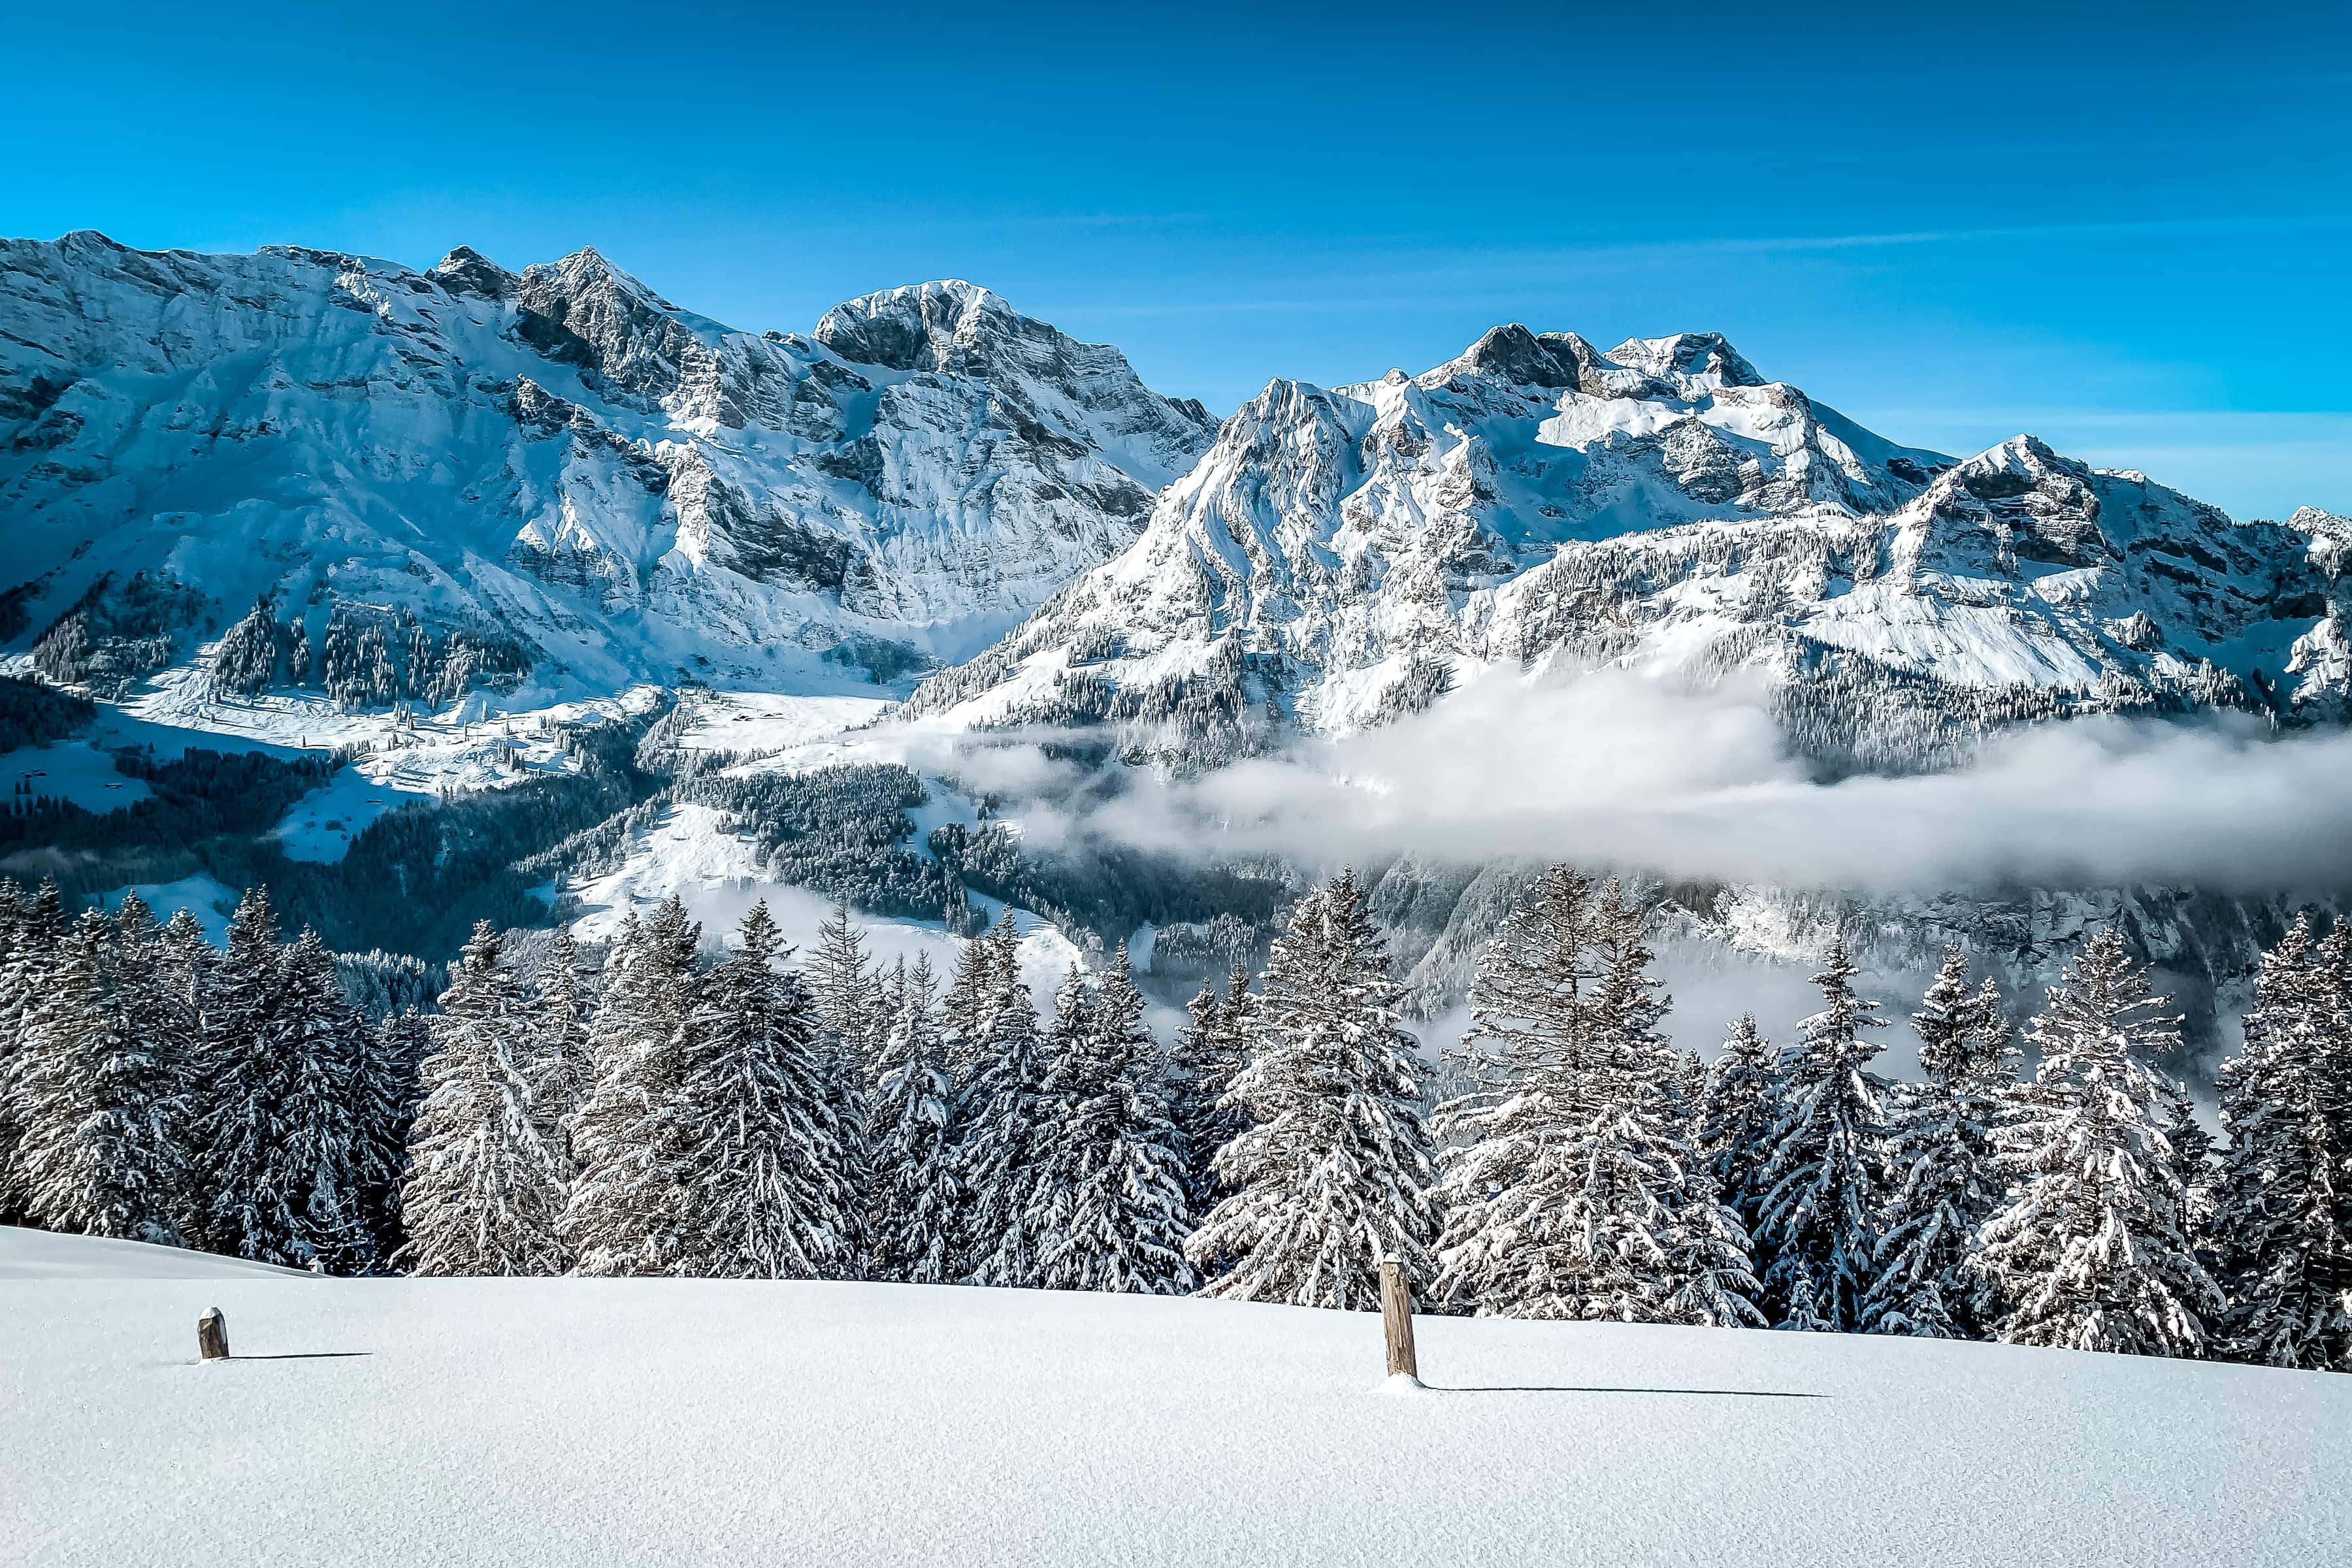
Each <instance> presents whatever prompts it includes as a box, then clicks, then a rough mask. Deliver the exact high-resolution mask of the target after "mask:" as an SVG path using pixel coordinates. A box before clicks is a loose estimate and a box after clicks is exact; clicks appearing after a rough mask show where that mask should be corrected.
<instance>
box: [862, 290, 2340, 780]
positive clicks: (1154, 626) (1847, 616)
mask: <svg viewBox="0 0 2352 1568" xmlns="http://www.w3.org/2000/svg"><path fill="white" fill-rule="evenodd" d="M2347 552H2352V523H2347V521H2345V520H2344V519H2341V518H2336V517H2331V516H2329V515H2326V514H2325V513H2321V512H2318V511H2316V510H2310V509H2306V510H2304V511H2302V512H2299V513H2297V514H2296V516H2295V517H2294V519H2292V520H2290V521H2286V522H2284V523H2280V522H2252V523H2236V522H2232V521H2231V520H2230V519H2229V518H2227V517H2226V516H2224V515H2223V514H2222V513H2221V512H2219V511H2217V510H2214V509H2213V508H2211V507H2209V506H2206V505H2204V504H2202V503H2200V502H2198V501H2194V500H2189V498H2188V497H2186V496H2183V495H2181V494H2179V492H2178V491H2175V490H2171V489H2166V488H2165V487H2164V486H2162V485H2159V484H2157V483H2154V482H2152V481H2150V480H2149V479H2147V478H2146V477H2144V476H2142V475H2139V474H2137V473H2125V472H2108V471H2099V470H2094V469H2091V468H2086V467H2084V465H2082V464H2080V463H2076V462H2074V461H2072V460H2070V459H2068V458H2063V457H2061V456H2060V455H2058V454H2057V453H2055V452H2053V451H2052V450H2051V449H2050V448H2049V447H2046V446H2044V445H2043V444H2042V442H2040V441H2038V440H2036V439H2034V438H2032V437H2028V436H2021V437H2016V438H2015V439H2013V440H2011V441H2008V442H2005V443H2003V444H2002V445H2000V446H1999V447H1993V448H1991V449H1990V450H1989V451H1986V452H1983V453H1981V454H1979V455H1978V456H1976V457H1973V458H1968V459H1967V460H1965V461H1955V460H1954V459H1952V458H1947V457H1943V456H1939V455H1937V454H1936V453H1933V452H1927V451H1921V450H1917V449H1914V448H1909V447H1900V446H1897V445H1895V443H1893V442H1891V441H1887V440H1885V439H1884V438H1882V437H1877V436H1874V435H1873V434H1871V433H1870V432H1869V431H1867V430H1864V429H1863V428H1862V427H1861V426H1857V425H1855V424H1854V423H1853V421H1851V420H1849V419H1846V418H1845V417H1844V416H1841V415H1839V414H1838V413H1837V412H1836V411H1834V410H1833V409H1831V408H1829V407H1827V406H1825V405H1822V404H1820V403H1817V402H1815V401H1814V400H1813V399H1811V398H1810V397H1808V396H1806V395H1804V394H1803V393H1801V392H1800V391H1798V390H1797V389H1796V388H1794V387H1791V386H1788V385H1786V384H1781V383H1777V382H1767V381H1765V380H1764V378H1763V377H1762V376H1761V375H1760V374H1759V373H1758V372H1757V371H1756V370H1755V368H1754V367H1753V366H1751V365H1750V364H1749V363H1748V362H1747V361H1746V360H1745V359H1743V358H1741V357H1740V356H1739V355H1738V353H1736V352H1734V351H1733V350H1732V349H1731V347H1730V346H1729V345H1728V344H1727V343H1725V342H1723V341H1722V340H1721V339H1720V338H1717V337H1715V336H1713V335H1694V334H1683V335H1680V336H1676V337H1671V338H1662V339H1655V340H1634V341H1632V342H1626V343H1623V344H1621V345H1620V346H1619V347H1617V348H1615V349H1612V350H1611V351H1609V353H1606V354H1602V353H1598V352H1596V351H1595V350H1594V349H1593V348H1592V347H1591V345H1590V344H1589V343H1587V342H1584V340H1582V339H1580V338H1578V337H1576V336H1575V335H1573V334H1570V333H1551V332H1547V333H1544V334H1542V335H1540V336H1538V335H1537V334H1534V333H1531V332H1529V331H1527V330H1526V329H1524V328H1521V327H1517V326H1509V327H1500V328H1496V330H1495V331H1491V332H1488V333H1487V334H1486V336H1485V337H1483V338H1481V339H1480V340H1479V341H1478V342H1476V343H1475V344H1474V345H1472V346H1471V348H1470V349H1469V350H1468V351H1467V352H1466V353H1464V354H1462V355H1461V356H1460V357H1459V358H1457V359H1454V360H1452V361H1450V362H1448V363H1445V364H1443V365H1440V366H1438V367H1437V368H1436V369H1434V370H1432V371H1429V372H1427V373H1425V374H1422V375H1418V376H1411V377H1408V376H1406V375H1405V374H1403V373H1402V372H1393V371H1392V372H1391V373H1390V374H1388V375H1387V376H1386V377H1384V378H1382V379H1381V380H1380V381H1378V382H1374V383H1370V384H1365V385H1360V386H1349V387H1341V388H1339V389H1338V390H1336V391H1328V392H1327V391H1321V390H1318V389H1317V388H1314V387H1311V386H1307V385H1304V384H1299V383H1296V382H1288V381H1276V382H1275V383H1273V384H1270V385H1269V386H1268V387H1267V388H1266V390H1265V392H1264V393H1262V394H1260V395H1259V396H1258V397H1256V398H1255V399H1254V400H1253V401H1252V402H1250V403H1249V404H1247V405H1244V407H1243V408H1241V409H1240V410H1239V411H1237V412H1236V413H1235V414H1234V416H1233V417H1232V418H1230V419H1228V420H1227V421H1226V422H1225V424H1224V426H1223V430H1222V431H1221V432H1220V434H1219V436H1218V438H1217V443H1216V445H1215V447H1213V448H1212V449H1211V451H1210V452H1209V453H1208V455H1207V456H1206V457H1204V458H1202V461H1201V462H1200V464H1199V465H1198V467H1196V468H1194V469H1193V470H1192V473H1191V474H1189V475H1187V476H1186V477H1185V478H1184V479H1181V480H1180V481H1179V482H1178V483H1176V484H1175V485H1173V486H1171V488H1170V489H1168V490H1167V491H1166V492H1165V493H1164V494H1163V495H1162V496H1161V498H1160V502H1159V505H1158V506H1157V507H1156V508H1155V510H1153V513H1152V517H1151V521H1150V524H1149V525H1148V526H1147V528H1146V529H1145V531H1144V533H1143V537H1142V538H1140V539H1139V540H1138V541H1137V542H1136V543H1135V544H1134V545H1133V546H1132V547H1130V548H1129V550H1128V552H1126V553H1125V554H1123V555H1122V556H1120V557H1119V558H1118V560H1116V561H1113V562H1110V563H1107V564H1106V565H1104V566H1101V567H1099V568H1097V569H1096V570H1095V571H1093V572H1091V573H1089V574H1087V575H1086V576H1085V577H1083V578H1081V579H1080V580H1079V581H1078V582H1076V583H1075V584H1072V585H1071V586H1070V587H1069V588H1068V589H1067V590H1066V591H1065V592H1064V593H1062V594H1061V595H1058V596H1057V597H1056V598H1055V600H1054V601H1053V603H1051V604H1050V605H1046V606H1045V608H1044V609H1042V610H1040V611H1039V612H1038V613H1037V614H1036V615H1035V616H1033V617H1032V618H1031V620H1030V621H1029V623H1028V624H1027V625H1026V626H1023V627H1022V628H1021V629H1020V630H1019V631H1017V632H1016V633H1014V634H1013V636H1012V637H1008V638H1007V639H1005V640H1004V641H1003V643H1001V644H999V645H998V646H997V647H994V648H992V649H991V650H990V651H989V652H988V653H986V654H984V655H982V657H981V658H977V659H975V660H974V661H973V662H972V663H971V664H970V665H968V666H966V667H964V668H961V669H957V670H953V671H949V672H945V673H943V674H940V675H939V676H936V677H934V678H932V679H930V680H929V682H927V683H926V684H925V685H924V687H923V688H922V689H920V690H919V692H918V693H917V695H916V697H915V699H914V700H913V701H912V702H911V703H910V704H909V708H910V710H911V711H912V712H914V713H917V714H924V713H931V714H940V713H944V714H949V715H951V716H952V717H953V718H955V719H957V720H960V721H964V722H968V723H973V724H997V723H1004V722H1012V721H1030V722H1038V721H1042V722H1091V721H1101V720H1106V719H1108V720H1112V721H1118V722H1119V723H1120V724H1122V726H1124V727H1127V728H1129V729H1130V730H1131V731H1138V732H1139V733H1140V734H1141V735H1142V736H1144V737H1146V738H1148V742H1149V743H1150V745H1151V746H1152V747H1153V748H1155V749H1159V750H1160V751H1162V752H1166V753H1173V754H1175V755H1178V756H1181V757H1183V758H1185V759H1186V760H1190V761H1193V762H1213V761H1217V760H1221V759H1223V758H1225V757H1229V756H1232V755H1234V754H1237V753H1246V752H1253V751H1257V750H1262V749H1264V748H1265V747H1267V746H1268V745H1271V744H1273V743H1276V741H1277V740H1278V738H1279V736H1280V735H1281V734H1282V732H1283V731H1286V730H1288V729H1291V728H1293V727H1296V728H1297V729H1303V730H1307V731H1318V732H1323V733H1333V732H1344V731H1349V730H1351V729H1355V728H1359V727H1361V726H1364V725H1367V724H1375V723H1379V722H1381V721H1385V720H1389V719H1392V718H1395V717H1397V716H1399V715H1401V714H1403V713H1407V712H1412V711H1414V710H1418V709H1420V708H1423V707H1425V706H1426V705H1427V704H1428V703H1429V702H1430V701H1432V700H1433V699H1434V698H1435V697H1436V696H1437V695H1439V694H1440V693H1441V692H1442V691H1443V690H1444V689H1446V687H1447V686H1448V685H1449V684H1450V683H1452V682H1454V681H1455V680H1458V679H1461V678H1463V677H1465V676H1466V675H1468V674H1470V673H1473V672H1475V671H1476V670H1479V669H1482V668H1491V667H1496V666H1503V667H1507V668H1541V667H1547V666H1552V667H1567V668H1582V667H1589V666H1600V665H1618V666H1622V667H1626V668H1633V669H1637V670H1640V671H1643V672H1645V673H1649V674H1653V675H1656V676H1659V677H1662V678H1665V679H1673V680H1676V681H1685V682H1696V683H1700V684H1712V683H1714V682H1717V681H1718V680H1721V679H1725V678H1727V677H1729V676H1731V675H1733V674H1734V673H1735V672H1754V673H1756V674H1758V675H1760V676H1761V677H1762V678H1763V679H1764V680H1765V681H1766V682H1767V683H1768V684H1769V685H1770V686H1772V687H1773V688H1775V689H1777V690H1778V692H1779V694H1780V696H1779V700H1780V706H1781V709H1782V711H1783V717H1784V720H1785V721H1786V722H1787V724H1788V725H1789V727H1790V731H1791V732H1792V734H1793V736H1794V738H1795V739H1796V740H1797V741H1798V742H1800V743H1801V744H1802V745H1803V746H1804V747H1805V748H1806V749H1807V750H1808V751H1809V752H1812V753H1814V754H1816V755H1818V756H1820V757H1821V758H1822V761H1823V762H1824V763H1829V764H1831V765H1832V766H1838V767H1847V766H1856V765H1858V766H1862V767H1864V768H1882V767H1896V768H1906V767H1915V766H1934V765H1937V764H1939V763H1946V762H1948V761H1951V760H1953V758H1954V757H1955V756H1957V755H1958V754H1959V753H1960V752H1962V751H1963V750H1964V749H1965V748H1966V747H1967V746H1968V745H1969V744H1970V743H1972V742H1973V741H1974V740H1975V739H1976V738H1977V737H1979V735H1981V734H1982V733H1983V732H1984V731H1986V730H1987V729H1989V728H1990V727H1992V726H1994V725H1997V724H2000V723H2002V722H2005V721H2013V720H2021V719H2031V718H2037V717H2043V716H2051V715H2056V714H2063V713H2069V712H2074V711H2081V710H2091V709H2098V710H2147V709H2151V708H2153V709H2178V708H2181V707H2187V706H2207V705H2214V704H2231V705H2236V706H2242V707H2248V708H2253V709H2257V710H2277V711H2279V712H2281V713H2282V714H2283V715H2284V716H2286V717H2289V718H2291V719H2306V718H2318V717H2326V718H2336V717H2340V716H2341V715H2342V712H2343V708H2344V697H2345V692H2346V689H2347V651H2346V650H2347V642H2346V635H2345V631H2344V626H2343V614H2344V612H2343V607H2342V606H2343V595H2342V594H2341V592H2340V590H2339V585H2338V575H2339V574H2340V573H2341V571H2342V569H2343V567H2344V565H2345V563H2346V562H2347V559H2352V556H2347Z"/></svg>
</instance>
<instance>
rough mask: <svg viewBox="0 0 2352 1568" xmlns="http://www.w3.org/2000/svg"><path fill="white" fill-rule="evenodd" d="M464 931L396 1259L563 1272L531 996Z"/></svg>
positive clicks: (556, 1170)
mask: <svg viewBox="0 0 2352 1568" xmlns="http://www.w3.org/2000/svg"><path fill="white" fill-rule="evenodd" d="M499 945H500V944H499V933H498V931H497V930H496V929H495V928H493V927H492V926H491V924H490V922H489V921H480V922H479V923H478V924H477V925H476V926H475V927H474V934H473V936H472V938H471V939H470V940H468V941H467V943H466V950H465V955H464V957H463V958H462V959H461V960H460V961H459V963H458V964H457V968H456V971H455V973H452V974H451V975H450V979H449V989H448V990H446V991H445V992H443V993H442V994H441V999H440V1005H441V1011H440V1012H439V1014H437V1015H436V1016H435V1017H434V1018H433V1019H432V1021H431V1023H430V1026H429V1027H430V1030H431V1034H432V1040H433V1049H432V1054H431V1055H429V1056H427V1057H426V1058H425V1064H424V1073H423V1076H424V1088H425V1101H424V1104H423V1105H422V1106H420V1107H419V1108H418V1110H417V1112H416V1118H415V1124H414V1125H413V1126H412V1128H411V1129H410V1133H409V1152H410V1160H409V1169H408V1179H407V1182H406V1183H405V1184H404V1187H403V1189H402V1194H401V1221H402V1228H403V1229H404V1231H405V1232H406V1234H407V1238H408V1239H407V1242H406V1245H405V1250H404V1253H403V1254H402V1257H403V1258H404V1260H405V1261H406V1262H407V1263H408V1264H409V1265H410V1267H412V1268H414V1269H415V1272H417V1273H419V1274H427V1275H516V1274H520V1275H545V1274H560V1273H562V1271H563V1268H564V1263H565V1257H564V1250H563V1247H562V1242H561V1241H560V1240H559V1238H558V1237H557V1234H556V1224H557V1221H558V1219H559V1218H560V1217H561V1215H562V1211H563V1203H564V1194H565V1180H564V1178H565V1170H564V1162H563V1158H562V1152H561V1151H560V1150H559V1149H558V1148H557V1147H556V1146H555V1144H554V1142H553V1141H552V1140H551V1138H550V1137H549V1136H548V1132H547V1128H546V1126H545V1123H544V1121H542V1119H541V1117H540V1116H539V1115H538V1114H537V1113H536V1111H535V1110H534V1109H533V1107H532V1105H531V1098H530V1072H529V1069H530V1051H531V1045H532V1039H531V1036H532V1033H533V1029H534V1026H535V1024H536V1019H535V1018H534V1016H533V1014H534V1011H535V1010H534V1008H533V1006H532V998H531V997H530V995H529V994H527V992H526V991H525V989H524V987H523V986H522V984H520V982H519V981H518V980H517V979H516V977H515V975H514V973H513V972H512V971H511V970H509V969H508V968H507V967H505V966H504V965H503V964H501V963H499Z"/></svg>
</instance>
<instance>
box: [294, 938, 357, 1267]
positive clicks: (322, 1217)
mask: <svg viewBox="0 0 2352 1568" xmlns="http://www.w3.org/2000/svg"><path fill="white" fill-rule="evenodd" d="M283 997H284V1007H283V1010H282V1011H281V1012H280V1014H279V1019H280V1022H281V1024H282V1025H283V1026H284V1033H283V1035H282V1036H281V1037H280V1048H282V1049H283V1050H285V1051H286V1052H287V1053H289V1056H290V1057H291V1058H292V1060H293V1062H294V1064H295V1070H294V1076H293V1079H292V1081H291V1085H290V1092H289V1094H288V1096H287V1098H286V1100H284V1101H283V1102H282V1120H281V1121H280V1123H279V1129H280V1136H281V1138H282V1140H283V1142H282V1145H281V1157H282V1159H283V1160H284V1162H285V1170H286V1172H287V1175H288V1179H289V1183H290V1184H291V1187H292V1190H293V1191H295V1192H298V1193H299V1194H301V1206H300V1208H299V1211H298V1214H299V1220H300V1228H299V1234H298V1237H297V1238H296V1249H297V1255H298V1256H299V1258H300V1259H301V1260H302V1261H303V1262H306V1263H307V1262H310V1261H312V1260H316V1261H319V1262H320V1263H322V1264H323V1265H324V1266H325V1267H326V1268H328V1269H329V1271H331V1272H333V1273H338V1274H343V1273H354V1272H358V1271H360V1270H362V1269H365V1268H370V1267H372V1266H373V1264H375V1263H376V1262H377V1261H378V1259H377V1258H376V1257H375V1256H374V1252H373V1235H372V1233H371V1230H370V1227H369V1226H368V1224H367V1216H366V1215H365V1212H364V1207H363V1204H364V1199H363V1195H362V1181H361V1176H360V1169H359V1155H360V1147H361V1137H362V1129H361V1124H360V1118H359V1094H358V1090H359V1086H360V1079H361V1071H362V1059H363V1058H364V1055H365V1052H366V1047H367V1043H368V1031H367V1026H366V1025H365V1023H364V1022H363V1021H362V1019H361V1018H360V1016H359V1014H358V1013H357V1012H356V1011H355V1010H353V1008H352V1005H351V1004H350V1002H349V1001H347V1000H345V998H344V996H343V988H342V985H341V982H339V981H338V980H337V979H336V978H335V955H334V954H333V953H332V952H329V951H328V950H327V945H326V943H325V942H322V941H320V937H319V933H318V932H317V931H313V930H311V929H310V928H309V927H307V926H306V927H304V928H303V931H302V934H301V935H299V936H298V937H296V938H295V939H294V941H293V942H292V943H291V944H290V945H289V946H288V948H287V949H286V956H285V981H284V991H283Z"/></svg>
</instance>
